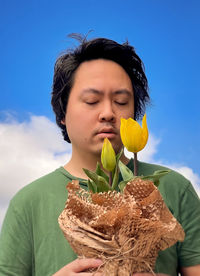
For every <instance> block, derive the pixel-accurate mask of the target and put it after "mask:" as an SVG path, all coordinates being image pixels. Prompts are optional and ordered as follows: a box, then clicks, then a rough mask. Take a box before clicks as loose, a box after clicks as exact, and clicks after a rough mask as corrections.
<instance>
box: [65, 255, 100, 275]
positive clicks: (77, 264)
mask: <svg viewBox="0 0 200 276" xmlns="http://www.w3.org/2000/svg"><path fill="white" fill-rule="evenodd" d="M102 264H103V262H102V261H101V260H99V259H88V258H86V259H76V260H75V261H73V262H71V263H70V264H69V265H68V268H70V269H71V270H72V271H73V272H81V271H84V270H86V269H89V268H95V267H98V266H100V265H102Z"/></svg>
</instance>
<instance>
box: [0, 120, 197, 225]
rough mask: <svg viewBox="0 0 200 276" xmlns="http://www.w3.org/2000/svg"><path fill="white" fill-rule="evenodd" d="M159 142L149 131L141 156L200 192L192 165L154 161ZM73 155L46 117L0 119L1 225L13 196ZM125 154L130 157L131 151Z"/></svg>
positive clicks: (145, 160) (140, 157) (54, 126)
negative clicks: (174, 173) (180, 177)
mask: <svg viewBox="0 0 200 276" xmlns="http://www.w3.org/2000/svg"><path fill="white" fill-rule="evenodd" d="M160 143H161V141H160V139H158V138H157V137H156V136H154V135H153V134H150V137H149V141H148V144H147V146H146V148H145V149H144V150H143V151H142V152H141V153H139V155H138V156H139V159H140V160H142V161H144V162H150V163H159V164H161V165H165V166H167V167H170V168H172V169H175V170H176V171H178V172H180V173H182V174H183V175H184V176H185V177H186V178H188V179H190V180H191V182H192V183H193V185H194V187H195V188H196V190H197V192H198V194H199V195H200V188H199V187H200V177H199V175H197V174H196V173H195V172H194V171H193V170H192V169H191V168H188V167H183V166H179V165H178V164H175V165H174V164H164V163H162V162H157V161H156V160H155V155H156V152H157V148H158V145H159V144H160ZM70 154H71V146H70V145H69V144H67V143H66V142H64V141H63V138H62V137H61V133H60V131H59V129H58V127H57V126H56V125H55V124H54V123H52V122H51V121H50V120H49V119H48V118H46V117H44V116H32V115H30V116H29V118H28V120H27V121H23V122H19V121H17V120H16V119H14V117H13V116H11V115H10V114H8V116H7V117H6V120H4V121H3V122H0V156H1V158H0V175H1V179H0V181H1V183H0V228H1V224H2V221H3V217H4V215H5V212H6V209H7V207H8V204H9V200H10V199H11V198H12V196H13V195H14V194H15V193H16V192H17V191H18V190H19V189H20V188H22V187H23V186H25V185H27V184H28V183H30V182H31V181H33V180H34V179H36V178H38V177H40V176H42V175H44V174H46V173H48V172H50V171H52V170H55V169H56V168H57V167H59V166H62V165H64V164H65V163H66V162H67V161H68V160H69V158H70ZM126 155H127V156H129V157H130V156H131V154H130V153H128V152H126Z"/></svg>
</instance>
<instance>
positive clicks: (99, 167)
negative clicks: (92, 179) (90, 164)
mask: <svg viewBox="0 0 200 276" xmlns="http://www.w3.org/2000/svg"><path fill="white" fill-rule="evenodd" d="M96 174H97V175H99V176H102V177H103V178H105V179H106V181H107V182H109V176H108V175H107V174H106V173H105V172H104V171H103V170H102V169H101V166H100V164H99V162H97V166H96Z"/></svg>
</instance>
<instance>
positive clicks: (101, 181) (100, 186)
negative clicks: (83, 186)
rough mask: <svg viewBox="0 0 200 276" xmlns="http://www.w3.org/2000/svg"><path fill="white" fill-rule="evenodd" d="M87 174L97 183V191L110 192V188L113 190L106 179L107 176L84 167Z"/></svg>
mask: <svg viewBox="0 0 200 276" xmlns="http://www.w3.org/2000/svg"><path fill="white" fill-rule="evenodd" d="M83 170H84V172H85V174H86V175H87V176H88V177H89V178H90V179H92V180H93V181H94V182H95V184H96V185H97V192H98V193H100V192H108V191H109V190H111V187H110V185H109V184H108V182H107V181H106V179H105V178H103V177H102V176H99V175H97V174H96V173H95V172H92V171H89V170H87V169H83Z"/></svg>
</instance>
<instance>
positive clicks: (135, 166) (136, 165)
mask: <svg viewBox="0 0 200 276" xmlns="http://www.w3.org/2000/svg"><path fill="white" fill-rule="evenodd" d="M133 164H134V175H135V176H137V175H138V162H137V152H134V160H133Z"/></svg>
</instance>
